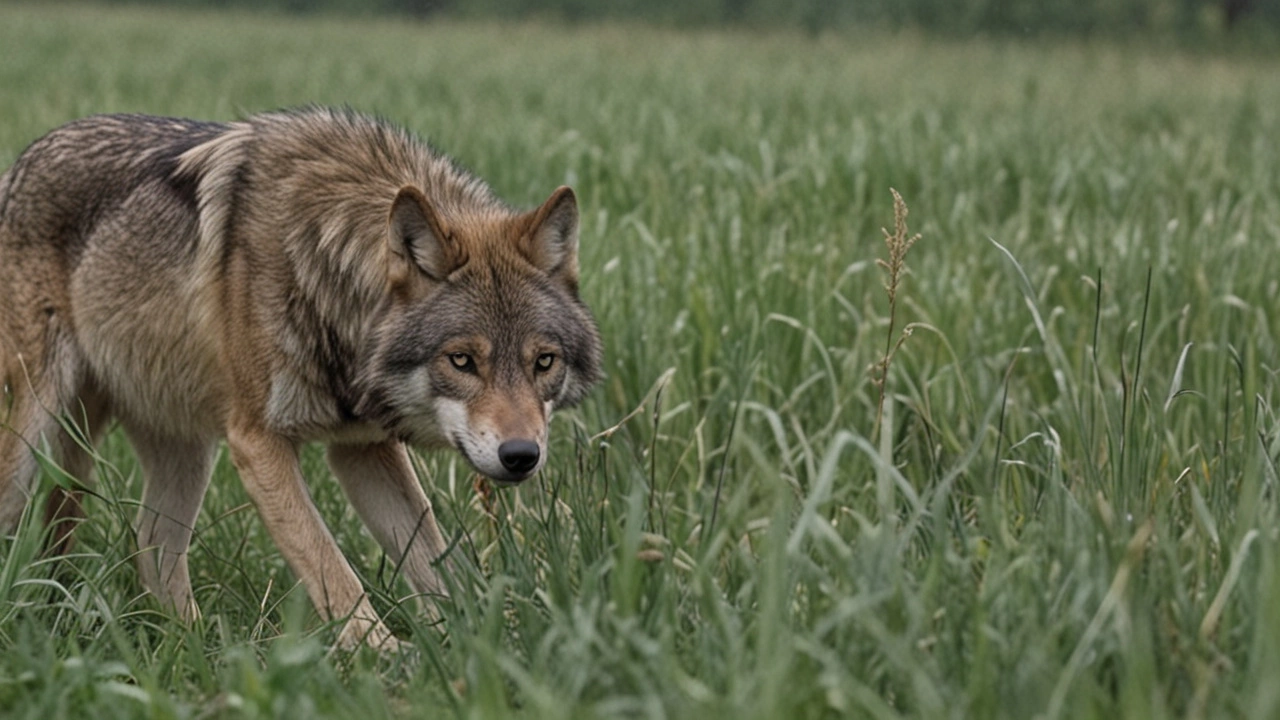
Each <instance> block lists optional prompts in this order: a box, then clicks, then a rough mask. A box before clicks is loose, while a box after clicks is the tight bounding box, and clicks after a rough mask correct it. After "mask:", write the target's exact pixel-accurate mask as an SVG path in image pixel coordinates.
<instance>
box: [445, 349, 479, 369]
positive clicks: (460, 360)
mask: <svg viewBox="0 0 1280 720" xmlns="http://www.w3.org/2000/svg"><path fill="white" fill-rule="evenodd" d="M449 364H451V365H453V367H454V368H456V369H458V370H461V371H463V372H475V370H476V361H475V360H473V359H472V358H471V356H470V355H468V354H466V353H449Z"/></svg>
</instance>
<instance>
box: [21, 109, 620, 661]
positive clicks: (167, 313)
mask: <svg viewBox="0 0 1280 720" xmlns="http://www.w3.org/2000/svg"><path fill="white" fill-rule="evenodd" d="M577 235H578V211H577V204H576V200H575V198H574V195H573V192H572V191H571V190H569V189H568V188H560V189H559V190H557V191H556V192H555V193H553V194H552V195H551V197H550V198H549V199H548V200H547V201H546V203H544V204H543V205H542V206H541V207H539V208H537V209H536V210H533V211H531V212H518V211H515V210H513V209H511V208H510V207H509V206H507V205H506V204H504V203H502V202H501V201H500V200H498V199H497V198H495V197H494V196H493V194H492V193H491V191H490V190H489V188H488V187H487V186H486V185H485V184H484V183H483V182H482V181H480V180H479V179H477V178H475V177H473V176H471V175H469V174H468V173H466V172H465V171H463V170H461V169H460V168H458V167H457V166H456V165H455V164H453V163H452V162H451V161H450V160H448V159H447V158H445V157H443V156H441V155H439V154H437V153H436V152H434V151H433V150H432V149H430V148H429V147H427V146H426V145H424V144H423V143H421V142H419V141H417V140H415V139H414V138H413V137H411V136H410V135H409V134H407V133H406V132H404V131H402V130H400V129H397V128H394V127H391V126H389V125H386V124H384V123H381V122H379V121H376V120H373V119H370V118H367V117H364V116H361V115H358V114H355V113H351V112H343V111H332V110H326V109H307V110H301V111H295V112H281V113H271V114H265V115H259V116H254V117H251V118H249V119H247V120H245V121H242V122H232V123H208V122H196V121H191V120H180V119H170V118H156V117H147V116H138V115H114V116H98V117H91V118H88V119H85V120H80V121H77V122H73V123H71V124H69V125H66V126H64V127H61V128H59V129H57V130H54V131H53V132H51V133H49V134H48V135H46V136H45V137H43V138H41V139H40V140H38V141H36V142H35V143H34V144H32V145H31V147H29V148H28V149H27V150H26V151H25V152H24V153H23V154H22V155H21V156H20V157H19V158H18V160H17V162H16V163H15V164H14V166H13V167H12V168H10V169H9V171H8V172H7V173H5V174H4V175H3V176H0V289H2V290H0V385H2V386H3V389H4V397H3V401H2V402H0V531H12V529H13V528H14V527H15V525H16V523H17V521H18V519H19V517H20V516H21V514H22V511H23V508H24V507H25V505H26V503H27V501H28V498H29V497H30V496H31V494H32V492H33V487H32V486H33V481H34V478H35V477H36V475H37V469H38V468H37V463H36V455H35V453H36V452H37V451H40V450H41V449H42V448H48V449H49V450H50V451H51V453H52V455H53V457H54V459H55V460H56V461H57V462H59V463H60V464H61V465H62V467H64V468H65V469H67V470H68V471H69V472H70V473H71V474H72V475H73V476H76V477H79V478H82V479H83V478H86V477H87V476H88V474H89V472H90V470H91V461H90V458H89V454H88V453H87V452H86V451H85V450H84V448H83V447H82V445H83V443H84V442H85V440H86V439H87V440H88V441H89V442H92V440H93V439H95V438H97V437H98V436H99V435H100V434H101V433H102V431H103V430H104V428H105V426H106V424H107V423H108V422H110V421H111V420H113V419H114V420H117V421H118V422H119V423H120V425H121V426H123V428H124V430H125V432H126V433H127V435H128V437H129V439H130V441H131V443H132V444H133V446H134V448H135V450H136V452H137V455H138V459H139V463H140V465H141V467H142V471H143V475H144V479H145V486H144V487H145V489H144V491H143V497H142V508H141V510H140V512H139V516H138V546H139V548H140V549H141V552H140V553H139V567H140V574H141V577H142V580H143V582H144V583H145V584H146V586H147V588H148V589H149V590H151V592H153V593H154V594H155V595H156V596H158V597H159V598H160V599H161V600H162V602H165V603H167V604H170V605H172V606H173V607H175V608H176V609H177V610H178V611H179V612H180V613H182V614H183V615H184V616H187V617H191V616H194V615H195V614H196V612H197V610H196V606H195V602H194V600H193V598H192V594H191V585H190V580H189V578H188V572H187V560H186V554H187V548H188V545H189V543H190V540H191V532H192V526H193V524H194V522H195V518H196V515H197V513H198V512H199V509H200V503H201V500H202V498H203V496H204V492H205V488H206V486H207V483H208V480H209V475H210V471H211V466H212V464H213V461H214V458H215V451H216V447H217V443H218V441H219V440H220V439H222V438H225V439H226V442H227V445H228V447H229V449H230V453H231V459H232V460H233V462H234V464H235V466H236V468H237V470H238V471H239V474H240V478H241V480H242V481H243V482H244V485H245V488H246V489H247V490H248V492H249V495H250V496H251V497H252V498H253V501H254V503H255V504H256V505H257V508H258V510H259V512H260V513H261V515H262V518H263V520H264V522H265V524H266V527H267V529H268V531H269V532H270V534H271V536H272V538H273V539H274V540H275V542H276V544H277V546H278V547H279V548H280V551H281V552H282V554H283V555H284V556H285V558H286V559H287V560H288V562H289V564H290V566H291V567H292V568H293V570H294V571H295V573H296V574H297V575H298V577H299V578H300V579H301V580H302V582H303V583H304V585H305V586H306V588H307V591H308V592H309V593H310V595H311V598H312V600H313V602H314V603H315V605H316V607H317V608H318V609H319V611H320V612H321V614H322V615H324V616H325V617H332V618H343V617H346V618H349V619H348V621H347V623H346V625H345V626H344V628H343V631H342V634H341V636H340V640H341V641H342V642H343V643H346V644H350V643H353V642H358V641H359V640H360V639H362V638H367V639H368V641H369V642H371V643H372V644H375V645H383V644H391V643H394V642H395V640H394V638H393V637H392V636H391V635H390V633H389V632H388V630H387V629H386V627H385V626H384V625H383V624H382V622H381V621H380V620H379V619H378V617H377V616H376V614H375V613H374V611H373V609H372V607H371V606H370V605H369V602H368V600H367V599H366V597H365V594H364V591H363V589H362V587H361V585H360V582H359V581H358V579H357V578H356V575H355V574H354V572H353V571H352V569H351V567H350V566H349V565H348V564H347V562H346V560H345V559H344V558H343V556H342V554H341V552H340V551H339V549H338V547H337V545H336V544H335V543H334V541H333V538H332V536H331V535H330V534H329V531H328V529H327V528H326V527H325V525H324V523H323V521H322V520H321V518H320V516H319V514H318V513H317V512H316V509H315V506H314V505H313V504H312V502H311V499H310V497H309V495H308V492H307V489H306V486H305V485H304V482H303V478H302V475H301V472H300V470H299V465H298V449H299V446H300V444H301V443H304V442H307V441H321V442H324V443H327V445H328V459H329V464H330V467H331V468H332V470H333V473H334V475H335V476H336V477H337V478H338V480H339V482H340V483H341V485H342V487H343V489H344V491H345V492H346V494H347V497H348V498H349V499H350V501H351V503H352V505H353V506H354V507H355V509H356V511H357V512H358V513H359V514H360V516H361V517H362V518H363V519H364V521H365V523H366V525H367V526H368V527H369V529H370V530H371V531H372V533H373V535H374V536H375V537H376V538H377V539H378V541H379V542H380V543H381V544H382V545H383V547H384V548H386V550H387V552H388V554H390V555H391V556H392V557H393V558H394V559H395V561H396V562H398V563H400V564H401V567H403V568H404V571H405V573H406V575H407V577H408V579H409V580H410V581H411V583H412V584H413V586H414V587H415V588H416V589H417V590H418V591H419V592H422V593H427V594H434V593H442V592H443V591H444V588H443V585H442V583H441V581H440V578H439V577H438V576H437V574H436V571H435V570H434V569H433V563H435V562H436V561H437V560H438V559H439V557H440V555H441V554H442V553H443V552H444V551H445V543H444V540H443V539H442V537H441V534H440V532H439V530H438V529H437V527H436V523H435V519H434V516H433V515H432V511H431V504H430V502H429V501H428V499H427V497H426V495H425V494H424V493H423V490H422V489H421V487H420V486H419V484H418V483H417V481H416V479H415V476H414V473H413V471H412V469H411V467H410V462H409V457H408V455H407V452H406V450H405V446H404V443H410V444H413V445H418V446H444V445H449V446H453V447H455V448H457V449H458V450H459V451H460V452H461V453H462V454H463V455H464V456H465V457H466V459H467V460H468V461H469V462H470V463H471V464H472V465H473V466H474V467H475V468H476V469H477V470H478V471H479V472H481V473H483V474H485V475H488V476H490V477H493V478H495V479H497V480H501V481H507V482H516V481H520V480H523V479H524V478H526V477H528V476H530V475H531V474H533V473H534V472H536V471H537V470H538V468H540V467H541V465H542V463H543V461H544V459H545V457H546V438H547V424H548V420H549V416H550V413H551V411H552V410H553V409H554V408H555V407H559V406H564V405H569V404H572V403H575V402H577V401H578V400H580V399H581V398H582V396H583V394H584V393H585V392H586V390H587V389H588V388H589V386H590V385H591V384H592V383H593V382H594V381H595V380H596V378H597V376H598V374H599V366H600V341H599V337H598V335H597V332H596V328H595V324H594V321H593V320H592V318H591V315H590V313H589V312H588V310H587V308H586V306H585V305H583V303H582V302H581V301H580V300H579V297H578V265H577ZM68 421H70V422H71V423H72V424H74V426H75V427H76V431H75V432H76V433H77V434H79V435H81V436H82V437H80V438H78V439H77V438H75V437H72V434H71V433H70V432H68V431H67V430H66V429H65V428H66V427H68V426H69V425H68ZM78 510H79V504H78V503H77V502H76V498H74V497H67V495H66V494H65V493H55V495H54V497H53V499H52V500H51V507H50V509H49V512H48V515H49V517H50V518H51V519H52V520H54V521H58V520H60V519H63V518H65V517H66V516H68V515H72V514H75V513H76V512H78ZM55 539H56V540H57V541H58V542H65V541H66V539H67V538H66V529H65V528H62V529H59V530H58V531H57V533H56V538H55Z"/></svg>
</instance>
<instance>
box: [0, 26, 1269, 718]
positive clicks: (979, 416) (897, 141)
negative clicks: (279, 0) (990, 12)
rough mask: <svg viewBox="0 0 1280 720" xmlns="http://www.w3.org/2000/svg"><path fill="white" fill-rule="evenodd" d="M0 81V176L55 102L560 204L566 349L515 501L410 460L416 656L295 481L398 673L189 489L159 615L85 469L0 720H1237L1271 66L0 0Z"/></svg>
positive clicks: (1258, 527)
mask: <svg viewBox="0 0 1280 720" xmlns="http://www.w3.org/2000/svg"><path fill="white" fill-rule="evenodd" d="M0 48H2V50H0V54H2V56H3V61H2V62H0V165H2V166H5V167H7V166H8V165H9V163H11V162H12V161H13V159H14V158H15V157H16V155H17V153H18V152H20V151H21V149H22V148H23V147H24V146H25V145H26V144H27V143H28V142H30V141H31V140H33V139H35V138H36V137H37V136H39V135H40V134H42V133H43V132H45V131H47V130H48V129H50V128H52V127H54V126H56V125H58V124H60V123H62V122H64V121H67V120H70V119H72V118H75V117H79V116H82V115H87V114H91V113H98V112H116V111H141V112H148V113H155V114H175V115H185V116H193V117H200V118H213V119H229V118H233V117H235V116H237V115H240V114H244V113H248V112H254V111H258V110H264V109H270V108H276V107H281V106H289V105H295V104H300V103H326V104H341V103H345V104H349V105H351V106H353V107H356V108H358V109H361V110H365V111H370V112H376V113H379V114H382V115H385V116H386V117H389V118H391V119H393V120H394V121H396V122H399V123H401V124H404V125H407V126H409V127H411V128H413V129H414V130H416V131H417V132H419V133H421V134H423V135H425V136H427V137H428V138H430V140H431V141H432V142H433V143H435V144H436V145H438V146H439V147H441V148H444V149H446V150H447V151H449V152H450V153H451V154H453V155H454V156H456V157H457V158H459V159H460V160H461V161H462V162H463V163H464V164H465V165H467V166H469V167H470V168H472V169H474V170H475V171H476V172H477V173H479V174H480V175H482V176H483V177H485V178H487V179H488V180H490V181H491V183H492V184H493V185H494V186H495V188H496V189H497V190H498V192H499V193H500V194H501V195H503V196H504V197H506V198H508V199H510V200H512V201H513V202H516V203H520V204H525V205H532V204H534V203H536V202H539V201H541V200H542V199H543V198H544V197H545V196H546V194H547V193H548V192H549V191H550V190H551V189H552V188H554V187H555V186H556V185H557V184H560V183H570V184H572V185H574V186H575V187H576V188H577V190H578V192H579V194H580V195H579V197H580V200H581V206H582V209H583V212H584V224H583V239H582V252H583V260H582V267H583V278H584V285H583V292H584V294H585V296H586V298H587V299H588V301H589V302H590V303H591V304H592V305H593V306H594V308H595V309H596V311H597V314H598V316H599V319H600V323H601V327H602V331H603V335H604V337H605V339H606V344H607V351H608V362H607V372H608V378H607V380H606V381H605V382H604V383H603V384H602V385H601V386H600V387H599V388H598V389H597V391H596V392H595V393H594V394H593V395H592V397H591V398H590V400H589V401H588V402H587V403H586V404H585V405H584V406H583V407H582V408H581V409H579V410H577V411H574V412H572V413H568V414H565V415H563V416H561V417H559V418H558V419H557V420H556V422H555V424H554V431H553V434H554V435H555V438H554V449H553V460H552V462H551V464H550V466H549V467H548V468H547V470H546V471H545V472H544V473H542V475H541V477H540V478H539V479H538V480H537V481H535V482H532V483H530V484H528V485H527V486H526V487H523V488H521V489H520V490H518V491H499V492H494V493H492V494H485V493H477V492H476V490H475V489H474V488H473V482H472V477H471V475H470V474H469V473H468V472H467V470H466V469H465V467H464V466H463V465H462V464H461V462H460V461H459V460H458V459H457V458H456V457H455V456H453V455H449V454H444V453H441V454H432V455H427V456H424V457H423V458H422V461H421V464H420V469H421V472H422V475H423V476H424V479H425V481H426V482H427V483H428V487H429V489H430V494H431V496H432V498H433V500H434V501H435V503H436V505H437V509H438V512H439V513H440V516H441V518H442V524H443V526H444V528H445V530H446V532H450V533H454V534H455V537H456V538H457V540H458V542H457V546H456V548H457V555H458V557H459V560H460V562H459V567H460V569H459V571H458V573H457V576H456V577H455V592H454V596H455V597H454V599H453V601H451V602H450V603H447V604H445V605H444V606H443V607H442V608H441V611H442V614H443V621H442V622H440V623H439V624H437V625H432V624H430V623H428V622H427V620H426V619H425V617H424V616H423V615H422V614H420V613H418V612H416V611H414V610H413V609H412V607H409V606H404V607H399V606H397V603H396V599H397V598H400V597H403V596H404V595H405V594H407V588H406V586H405V585H404V583H403V582H402V581H401V580H400V579H399V578H397V577H396V575H395V572H394V568H393V567H390V566H389V564H388V563H387V562H385V560H384V559H383V557H382V556H381V555H380V553H379V551H378V550H377V548H376V546H375V544H374V543H373V541H372V540H371V539H370V538H369V536H368V535H367V533H365V532H364V531H363V530H362V529H361V527H360V525H359V522H358V521H357V520H356V519H355V517H354V515H353V513H352V512H351V511H350V510H349V509H348V508H347V507H346V506H345V503H344V501H343V499H342V497H341V493H340V492H339V490H338V489H337V487H336V483H333V482H331V481H330V480H329V479H328V477H327V474H326V471H325V469H324V465H323V462H322V460H321V458H320V456H319V454H318V452H316V451H315V450H314V449H312V450H309V451H308V453H307V455H306V462H307V467H308V471H309V474H310V477H311V479H312V483H311V486H312V492H313V494H314V495H315V497H316V499H317V502H318V503H319V505H320V507H321V511H322V513H323V514H324V515H325V516H326V517H327V518H328V520H329V522H330V524H331V526H332V527H333V528H334V532H335V534H336V535H337V536H338V539H339V542H340V544H341V545H342V546H343V547H344V549H345V550H346V551H347V553H348V555H349V557H351V558H352V560H353V563H354V564H355V565H356V567H357V569H358V572H360V573H361V574H362V576H363V577H364V579H365V581H366V583H367V585H368V586H369V587H370V588H371V589H372V591H373V593H374V595H375V601H376V603H377V604H378V606H379V607H380V608H383V609H384V610H386V611H387V612H388V613H389V614H390V616H391V618H390V622H391V623H392V624H393V626H394V627H395V628H396V629H397V631H398V632H399V633H400V634H401V635H402V636H404V637H406V638H410V639H412V641H413V642H414V643H415V644H416V645H417V648H418V650H417V653H416V654H415V655H413V656H408V657H396V658H380V657H378V656H376V655H375V654H373V653H371V652H369V651H362V652H358V653H355V654H342V653H332V652H329V651H328V650H327V649H326V648H327V643H328V642H329V641H330V640H331V639H332V638H333V633H334V628H333V627H331V626H328V625H325V624H324V623H321V622H320V621H319V620H318V619H317V618H316V616H315V615H314V612H313V611H312V610H311V609H310V606H309V604H308V603H307V601H306V598H305V593H303V592H302V591H301V589H300V588H298V587H296V585H295V580H294V578H293V577H292V575H291V574H290V572H289V571H288V569H287V568H286V567H285V565H284V563H283V561H282V560H281V558H280V556H279V554H278V553H277V552H276V551H275V549H274V548H273V547H272V545H271V543H270V541H269V540H268V538H267V535H266V533H265V531H264V530H263V528H262V526H261V523H260V522H259V520H258V518H257V517H256V515H255V513H254V512H253V510H252V508H251V507H250V506H249V505H248V503H247V499H246V497H245V495H244V493H243V490H242V489H241V488H240V486H239V483H238V482H237V480H236V478H235V474H234V472H233V471H232V470H231V468H230V466H229V464H228V463H227V461H226V459H225V457H224V458H223V459H221V460H220V464H219V467H218V470H217V477H216V478H215V481H214V487H213V489H212V491H211V492H210V494H209V496H208V499H207V502H206V505H205V510H204V512H203V514H202V515H201V518H200V520H199V524H198V528H197V532H198V535H197V542H196V547H195V550H194V553H193V556H192V558H191V564H192V568H193V576H194V584H195V587H196V596H197V599H198V601H199V602H200V604H201V606H202V609H203V611H204V613H205V615H204V619H203V620H202V621H201V622H200V623H199V624H197V625H196V626H194V627H190V628H186V627H184V626H182V625H181V624H180V623H179V622H177V621H176V620H174V619H173V618H171V617H169V616H167V615H166V614H164V613H163V612H161V611H160V609H159V608H158V607H157V605H156V604H155V603H154V601H152V600H151V599H150V598H149V597H147V596H145V595H142V594H141V593H140V590H139V584H138V582H137V578H136V574H135V570H134V567H133V564H132V560H131V557H132V553H133V552H134V548H133V546H132V544H131V539H130V533H129V530H128V525H129V521H130V518H131V517H132V515H133V514H134V512H135V509H136V497H137V494H138V471H137V467H136V464H135V462H134V460H133V459H132V457H131V455H130V452H129V450H128V447H127V445H126V444H125V443H124V442H123V440H122V439H121V438H120V437H119V436H118V435H113V436H111V437H110V438H108V441H107V442H106V443H105V445H104V446H103V448H102V453H101V459H100V462H99V463H98V476H99V481H98V486H97V497H95V498H94V499H92V500H91V501H90V503H89V504H90V519H89V521H87V522H86V523H84V524H83V525H82V526H81V527H80V528H79V530H78V537H79V544H78V545H77V552H76V554H75V555H74V556H73V557H70V558H67V559H42V558H40V557H39V553H38V547H39V543H40V537H39V535H40V529H39V528H38V527H36V526H35V525H33V524H27V525H24V527H23V528H22V529H21V530H20V531H19V532H18V534H17V536H16V537H15V538H13V539H10V540H5V541H3V542H0V555H2V557H0V563H2V565H0V648H2V649H0V714H3V715H4V716H5V717H11V718H42V719H46V718H61V717H68V718H72V717H74V718H80V717H95V718H115V717H153V718H222V717H227V718H232V717H314V718H328V717H360V718H379V717H441V716H450V715H453V716H460V717H476V718H479V717H486V718H487V717H501V716H505V715H519V716H524V717H556V718H558V717H645V718H662V717H672V718H692V717H736V718H808V717H837V716H852V717H875V718H895V717H920V718H942V717H953V718H962V717H980V718H1028V717H1045V718H1058V717H1072V718H1075V717H1084V718H1087V717H1098V718H1116V717H1131V718H1145V717H1156V718H1158V717H1193V718H1194V717H1258V718H1261V717H1275V716H1277V715H1278V714H1280V684H1277V683H1276V679H1277V678H1280V537H1278V535H1277V520H1278V517H1277V515H1278V513H1277V509H1278V508H1277V503H1278V502H1280V499H1278V498H1277V492H1278V491H1280V488H1278V487H1277V482H1278V478H1277V466H1276V464H1277V458H1278V457H1280V416H1278V413H1280V409H1278V408H1277V403H1278V402H1280V378H1277V375H1276V374H1277V367H1280V366H1278V363H1280V351H1278V348H1277V337H1278V335H1280V259H1278V257H1280V254H1278V253H1277V249H1280V246H1278V243H1280V151H1278V150H1277V143H1276V138H1280V84H1278V83H1277V82H1276V80H1275V79H1276V78H1277V77H1280V58H1278V57H1261V56H1257V55H1248V56H1245V55H1241V56H1231V55H1228V56H1215V55H1211V54H1207V53H1188V52H1181V51H1174V50H1166V49H1160V48H1154V47H1141V48H1140V47H1124V46H1120V45H1117V44H1075V43H1030V42H999V41H990V40H988V41H972V42H942V41H936V40H930V39H927V38H921V37H915V36H910V35H907V36H875V35H871V34H868V35H863V36H853V37H822V38H819V39H816V40H815V39H809V38H804V37H800V36H789V35H776V36H775V35H756V34H733V33H688V34H686V33H676V32H669V31H655V30H646V29H641V28H637V27H623V26H612V27H552V26H541V25H519V26H515V25H500V24H452V23H440V24H415V23H409V22H394V21H369V20H343V19H328V20H326V19H298V18H283V17H272V16H254V15H216V14H197V13H178V12H170V11H159V10H144V9H116V10H104V9H90V8H82V7H76V6H59V5H52V6H45V5H36V4H31V5H25V4H18V5H10V4H6V5H0ZM890 188H896V189H897V190H898V191H900V192H901V193H902V195H903V197H904V198H905V200H906V202H907V204H908V205H909V206H910V209H911V214H910V217H909V219H908V221H909V223H910V226H911V230H912V231H913V232H916V231H918V232H920V233H922V234H923V239H921V240H920V241H919V243H918V244H917V245H916V246H915V247H914V248H913V249H912V250H911V252H910V254H909V255H908V256H907V258H906V264H907V267H908V268H909V269H908V271H907V272H906V273H905V275H904V276H903V277H902V278H901V280H902V284H901V285H900V287H899V288H898V290H897V294H896V310H895V313H894V324H893V327H892V332H891V329H890V321H889V317H890V311H889V304H888V300H887V298H886V293H885V290H884V288H883V287H882V283H883V282H884V272H883V270H882V269H881V268H880V267H879V266H878V265H877V263H876V258H877V257H887V251H886V249H885V245H884V241H883V236H882V234H881V232H880V228H881V227H889V228H892V227H893V206H892V200H891V195H890ZM2 261H3V259H0V262H2ZM0 292H3V288H0ZM908 325H909V326H910V328H911V334H910V337H909V338H907V339H906V340H905V342H904V343H903V344H902V345H901V346H900V348H899V349H898V350H897V352H896V355H895V357H894V359H893V362H892V364H891V366H890V367H889V371H888V373H887V379H886V382H885V385H884V387H885V390H886V395H887V397H888V401H887V402H886V403H885V408H884V417H883V423H882V426H883V429H884V431H883V432H878V431H877V428H876V424H877V423H876V418H877V408H878V406H879V404H880V403H879V392H878V388H877V385H876V383H875V381H874V376H875V373H874V372H872V371H871V370H869V368H872V367H873V366H875V365H876V363H877V362H878V361H879V360H880V359H881V358H882V356H883V355H884V353H885V350H886V347H889V346H891V345H892V344H893V343H895V342H896V338H897V337H898V336H899V333H901V332H902V331H903V329H904V328H905V327H907V326H908ZM637 409H638V410H639V412H636V413H635V414H632V411H635V410H637ZM55 477H56V472H53V471H52V470H51V471H50V472H49V473H47V476H46V478H45V479H44V481H43V486H44V487H45V488H46V489H47V488H48V487H49V486H51V485H52V484H53V483H54V482H55Z"/></svg>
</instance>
